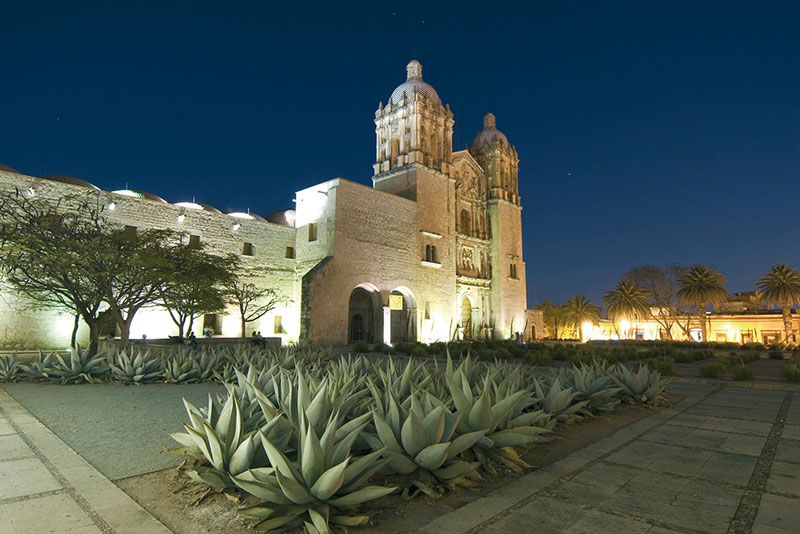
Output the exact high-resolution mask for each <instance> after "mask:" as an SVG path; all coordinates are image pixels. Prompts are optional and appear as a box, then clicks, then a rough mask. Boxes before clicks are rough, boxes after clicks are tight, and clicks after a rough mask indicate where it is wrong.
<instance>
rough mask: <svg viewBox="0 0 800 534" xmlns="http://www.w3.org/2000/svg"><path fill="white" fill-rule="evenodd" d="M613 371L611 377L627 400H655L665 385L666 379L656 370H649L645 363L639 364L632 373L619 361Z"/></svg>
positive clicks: (642, 401) (641, 401) (658, 397)
mask: <svg viewBox="0 0 800 534" xmlns="http://www.w3.org/2000/svg"><path fill="white" fill-rule="evenodd" d="M615 371H616V373H615V374H614V375H612V379H613V380H614V381H615V382H616V383H617V384H618V385H619V386H620V387H621V388H622V394H623V395H624V396H625V397H626V399H627V400H629V401H633V402H640V403H645V404H647V403H653V402H657V401H658V400H660V398H661V393H663V392H664V389H665V388H666V387H667V380H664V379H662V378H661V375H660V374H659V372H658V371H652V372H651V371H650V370H649V369H648V368H647V366H646V365H641V364H640V365H639V369H638V371H637V372H636V373H633V372H632V371H631V370H630V369H628V368H627V367H625V366H624V365H622V364H621V363H619V364H617V366H616V369H615Z"/></svg>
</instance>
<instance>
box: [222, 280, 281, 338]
mask: <svg viewBox="0 0 800 534" xmlns="http://www.w3.org/2000/svg"><path fill="white" fill-rule="evenodd" d="M259 274H260V272H259V271H258V270H252V269H251V270H248V271H241V272H239V273H238V275H237V276H235V277H234V278H233V279H232V280H231V281H230V282H229V283H228V285H227V293H228V298H229V301H230V302H231V303H232V304H234V305H236V307H237V308H239V317H240V318H241V321H242V337H247V323H251V322H253V321H257V320H259V319H261V318H262V317H264V316H265V315H266V314H267V313H269V312H270V311H272V310H274V309H275V308H276V307H277V306H278V305H279V304H280V303H282V302H283V301H284V299H283V298H282V297H281V296H280V295H278V293H277V292H276V291H275V290H274V289H272V288H270V287H265V286H260V285H257V284H256V283H255V280H256V279H257V277H258V275H259Z"/></svg>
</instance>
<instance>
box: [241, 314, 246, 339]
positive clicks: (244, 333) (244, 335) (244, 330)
mask: <svg viewBox="0 0 800 534" xmlns="http://www.w3.org/2000/svg"><path fill="white" fill-rule="evenodd" d="M242 337H247V321H245V320H244V315H242Z"/></svg>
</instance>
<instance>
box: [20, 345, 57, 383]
mask: <svg viewBox="0 0 800 534" xmlns="http://www.w3.org/2000/svg"><path fill="white" fill-rule="evenodd" d="M54 362H55V358H54V354H53V353H49V354H44V353H43V352H42V351H39V356H38V357H37V358H36V359H34V360H30V361H28V362H27V363H20V364H19V368H20V370H21V371H22V376H23V377H24V378H27V379H29V380H47V379H48V378H49V377H50V373H52V372H53V367H54V365H55V363H54Z"/></svg>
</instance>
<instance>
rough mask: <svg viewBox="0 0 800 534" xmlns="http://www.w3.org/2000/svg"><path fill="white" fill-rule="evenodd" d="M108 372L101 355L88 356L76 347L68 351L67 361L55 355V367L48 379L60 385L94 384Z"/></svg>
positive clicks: (85, 351) (86, 352)
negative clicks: (50, 378)
mask: <svg viewBox="0 0 800 534" xmlns="http://www.w3.org/2000/svg"><path fill="white" fill-rule="evenodd" d="M107 372H108V365H107V363H106V358H105V356H103V355H102V354H99V353H98V354H95V355H94V356H89V351H88V350H83V351H82V350H81V349H80V347H78V348H77V349H75V350H72V351H70V356H69V359H68V360H65V359H64V358H62V357H61V355H60V354H56V361H55V366H54V367H53V369H52V370H51V371H50V373H49V375H48V376H50V377H53V378H55V379H57V380H59V381H60V382H61V383H62V384H67V383H77V382H82V381H84V380H85V381H86V382H89V383H90V384H91V383H94V382H95V381H97V380H101V379H102V377H103V376H104V375H105V374H106V373H107Z"/></svg>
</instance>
